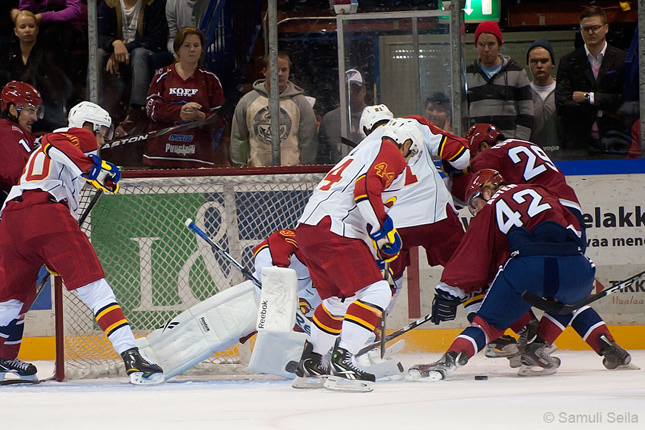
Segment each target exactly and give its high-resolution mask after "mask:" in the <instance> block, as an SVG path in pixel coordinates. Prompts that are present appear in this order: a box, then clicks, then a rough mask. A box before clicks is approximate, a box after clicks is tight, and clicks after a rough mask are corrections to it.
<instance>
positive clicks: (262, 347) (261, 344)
mask: <svg viewBox="0 0 645 430" xmlns="http://www.w3.org/2000/svg"><path fill="white" fill-rule="evenodd" d="M305 340H307V335H306V334H305V333H299V332H295V331H292V332H289V333H280V332H271V331H266V330H265V331H259V332H258V334H257V336H256V338H255V345H254V346H253V353H252V354H251V360H250V361H249V369H251V370H253V371H255V372H260V373H268V374H270V375H277V376H282V377H283V378H287V379H293V378H295V376H296V375H295V373H290V372H288V371H287V370H285V367H286V365H287V363H289V362H290V361H294V362H295V363H296V364H297V363H298V361H299V360H300V354H301V353H302V345H303V344H304V343H305Z"/></svg>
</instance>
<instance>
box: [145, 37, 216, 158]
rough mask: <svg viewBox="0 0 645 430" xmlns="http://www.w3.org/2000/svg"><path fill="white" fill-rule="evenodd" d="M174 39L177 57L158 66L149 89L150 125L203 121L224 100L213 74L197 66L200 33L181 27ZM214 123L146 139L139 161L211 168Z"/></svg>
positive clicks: (201, 40)
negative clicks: (167, 64) (167, 63)
mask: <svg viewBox="0 0 645 430" xmlns="http://www.w3.org/2000/svg"><path fill="white" fill-rule="evenodd" d="M174 43H175V44H174V52H175V55H176V56H177V58H178V61H177V62H176V63H174V64H171V65H170V66H168V67H164V68H161V69H159V70H157V72H156V73H155V76H154V78H153V79H152V83H151V84H150V89H149V90H148V102H147V106H146V110H147V112H148V117H149V118H150V125H149V127H148V129H149V130H158V129H161V128H164V127H171V126H172V125H175V124H181V123H186V122H194V121H202V120H204V119H206V118H208V117H210V116H212V115H217V111H218V109H219V108H220V107H221V106H222V104H224V92H223V91H222V86H221V84H220V81H219V79H218V77H217V76H216V75H215V74H214V73H213V72H211V71H209V70H207V69H205V68H203V67H200V66H199V60H200V59H201V57H202V55H203V54H204V34H203V33H202V32H201V31H200V30H199V29H198V28H196V27H184V28H182V29H181V30H179V31H178V32H177V37H176V38H175V42H174ZM216 126H217V124H215V125H207V126H204V127H197V128H193V129H190V130H186V131H185V132H177V133H172V134H168V135H164V136H160V137H157V138H153V139H148V141H147V144H146V151H145V153H144V155H143V161H144V163H145V164H148V165H150V166H155V167H185V168H194V167H212V166H213V165H214V164H215V163H214V156H215V154H214V140H215V139H214V131H215V130H216Z"/></svg>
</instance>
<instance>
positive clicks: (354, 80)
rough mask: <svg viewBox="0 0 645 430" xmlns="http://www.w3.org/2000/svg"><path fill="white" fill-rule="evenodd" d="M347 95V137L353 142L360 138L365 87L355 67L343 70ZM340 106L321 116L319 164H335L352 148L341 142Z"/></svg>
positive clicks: (358, 140)
mask: <svg viewBox="0 0 645 430" xmlns="http://www.w3.org/2000/svg"><path fill="white" fill-rule="evenodd" d="M345 81H346V85H347V95H348V97H349V103H348V106H347V110H348V111H349V112H348V117H347V121H348V131H349V136H347V138H348V139H349V140H351V141H352V142H354V143H358V142H360V141H361V140H362V137H361V134H360V127H359V123H360V120H361V114H362V113H363V109H364V108H365V106H367V105H366V104H365V95H366V94H367V88H366V87H365V83H364V82H363V76H362V75H361V74H360V72H359V71H358V70H356V69H349V70H347V71H346V72H345ZM340 115H341V112H340V106H339V107H337V108H336V109H333V110H330V111H329V112H327V113H326V114H325V116H323V119H322V122H321V123H320V131H319V133H318V142H319V145H318V162H319V163H321V164H335V163H337V162H339V161H340V160H341V159H342V158H343V157H344V156H345V155H347V154H348V153H349V151H350V150H351V149H352V148H351V147H350V146H348V145H345V144H343V143H342V142H341V137H340V136H341V122H340V118H341V117H340Z"/></svg>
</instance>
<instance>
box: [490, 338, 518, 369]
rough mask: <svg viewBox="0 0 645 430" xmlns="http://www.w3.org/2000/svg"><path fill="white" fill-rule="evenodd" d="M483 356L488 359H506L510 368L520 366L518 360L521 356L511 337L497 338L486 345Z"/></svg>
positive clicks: (515, 342)
mask: <svg viewBox="0 0 645 430" xmlns="http://www.w3.org/2000/svg"><path fill="white" fill-rule="evenodd" d="M484 354H485V355H486V357H488V358H507V359H508V364H509V365H510V366H511V367H512V368H516V367H520V366H521V365H522V363H521V360H520V356H521V355H522V354H521V353H520V350H519V348H518V346H517V341H516V340H515V338H514V337H513V336H509V335H507V334H505V335H502V336H501V337H498V338H497V339H495V340H493V341H492V342H490V343H489V344H488V345H486V349H485V350H484Z"/></svg>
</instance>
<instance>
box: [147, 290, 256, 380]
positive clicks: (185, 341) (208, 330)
mask: <svg viewBox="0 0 645 430" xmlns="http://www.w3.org/2000/svg"><path fill="white" fill-rule="evenodd" d="M257 315H258V297H257V294H256V292H255V287H254V285H253V283H252V282H251V281H245V282H243V283H241V284H238V285H234V286H232V287H230V288H228V289H227V290H224V291H222V292H221V293H217V294H215V295H214V296H212V297H210V298H208V299H206V300H204V301H203V302H201V303H198V304H196V305H195V306H193V307H191V308H190V309H187V310H185V311H184V312H182V313H180V314H179V315H177V316H176V317H175V318H173V319H172V320H171V321H169V322H167V323H166V324H165V325H164V326H163V327H161V328H159V329H157V330H155V331H153V332H152V333H150V334H149V335H148V336H147V337H144V338H139V339H137V346H138V347H139V349H140V350H141V352H142V353H143V354H144V355H145V356H147V357H149V358H150V359H151V360H152V361H154V362H155V363H157V364H159V365H160V366H161V368H162V369H163V371H164V378H165V379H169V378H172V377H173V376H175V375H178V374H180V373H181V372H184V371H185V370H188V369H190V368H191V367H193V366H194V365H196V364H197V363H199V362H200V361H203V360H205V359H207V358H208V357H210V356H211V355H213V354H214V353H215V352H218V351H223V350H224V349H226V348H229V347H231V346H233V345H235V344H236V343H237V342H238V341H239V339H240V338H242V337H244V336H246V335H248V334H249V333H252V332H253V331H254V330H255V323H256V319H257Z"/></svg>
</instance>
